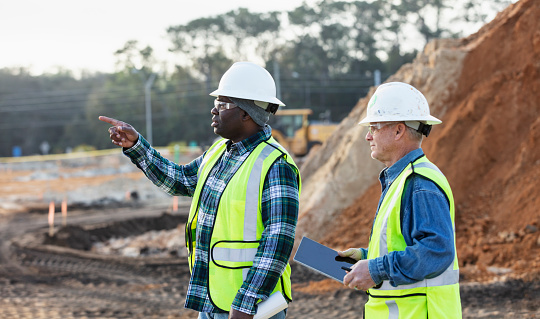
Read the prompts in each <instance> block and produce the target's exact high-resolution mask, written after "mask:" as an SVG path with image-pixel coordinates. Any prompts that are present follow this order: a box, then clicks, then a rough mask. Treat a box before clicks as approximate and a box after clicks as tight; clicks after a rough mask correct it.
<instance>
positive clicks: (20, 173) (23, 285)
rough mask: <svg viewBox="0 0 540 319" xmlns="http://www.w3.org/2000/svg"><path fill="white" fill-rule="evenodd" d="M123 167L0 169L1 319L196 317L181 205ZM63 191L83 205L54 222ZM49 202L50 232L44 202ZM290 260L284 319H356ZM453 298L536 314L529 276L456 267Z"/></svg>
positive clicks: (324, 282)
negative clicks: (189, 305)
mask: <svg viewBox="0 0 540 319" xmlns="http://www.w3.org/2000/svg"><path fill="white" fill-rule="evenodd" d="M114 163H119V164H118V167H117V169H116V171H106V172H108V173H107V174H105V173H99V172H101V171H100V170H98V169H96V170H95V172H96V173H95V174H93V175H92V174H86V176H79V175H80V174H78V173H75V172H76V171H77V172H82V171H86V172H89V171H93V167H94V168H95V167H115V165H116V164H114ZM122 165H123V164H122V159H121V160H118V158H117V157H116V156H110V157H102V158H99V159H95V161H89V162H88V163H86V164H84V165H80V166H79V167H78V168H76V169H74V168H73V167H72V166H74V164H73V163H71V161H61V162H55V163H54V165H53V164H51V163H49V162H43V163H21V164H9V165H7V164H3V165H0V201H1V202H2V203H3V206H2V207H3V211H2V214H0V297H1V298H0V318H186V319H187V318H193V319H195V318H197V314H196V313H195V312H193V311H191V310H187V309H184V308H183V303H184V301H185V294H186V289H187V283H188V278H189V270H188V266H187V262H186V258H185V255H184V250H183V249H179V248H178V243H177V242H175V244H174V245H170V243H171V238H170V237H167V236H170V234H171V233H170V232H175V231H176V230H180V231H178V232H177V233H176V234H182V233H183V232H182V231H181V230H182V229H183V224H184V222H185V219H186V216H187V212H188V206H189V201H186V200H181V201H180V202H179V208H178V210H177V211H173V209H172V208H173V206H172V199H171V198H170V197H167V196H162V195H160V194H158V193H159V192H161V191H160V190H158V189H156V188H155V187H153V186H152V185H151V184H150V183H149V182H148V181H146V180H145V178H144V177H143V176H142V174H140V173H138V172H136V171H127V169H120V167H122ZM120 172H123V173H120ZM53 173H54V174H53ZM47 176H48V177H47ZM120 176H122V178H124V180H122V178H121V177H120ZM45 177H47V178H45ZM127 178H128V179H129V182H128V181H127V180H125V179H127ZM119 180H120V182H119ZM66 185H69V187H68V186H66ZM79 187H80V188H83V189H84V191H81V190H80V189H79ZM40 192H42V193H43V194H44V195H39V193H40ZM81 192H85V193H86V196H85V197H80V196H79V194H80V193H81ZM154 192H158V193H154ZM36 194H37V195H36ZM126 194H129V195H130V196H126ZM134 194H137V195H136V196H134ZM42 196H43V197H42ZM65 196H67V198H75V199H79V200H81V199H82V201H77V200H69V205H68V215H67V225H66V226H65V227H63V226H62V218H61V213H60V201H61V200H62V199H63V198H64V197H65ZM55 198H57V199H56V200H55V203H56V213H55V216H56V219H55V224H54V225H55V228H54V236H53V237H50V236H49V229H50V228H49V226H48V219H47V213H48V204H49V202H50V200H54V199H55ZM160 234H161V235H160ZM141 236H149V237H141ZM362 236H363V235H362ZM173 237H174V236H173ZM176 237H178V236H176ZM112 238H117V239H122V238H124V239H125V238H131V239H125V240H126V241H129V242H131V243H135V244H134V246H132V248H133V247H136V249H135V250H136V251H137V252H138V253H139V254H137V256H138V257H126V256H128V255H130V254H124V253H120V252H119V251H120V250H118V251H117V253H110V250H109V253H107V254H105V253H102V251H100V250H97V249H94V248H92V247H93V246H92V245H93V244H95V243H106V242H107V241H110V240H111V239H112ZM137 238H144V239H143V240H140V239H139V241H137V240H138V239H137ZM149 238H151V240H150V239H149ZM155 242H158V243H161V248H160V249H157V248H156V246H152V245H154V244H153V243H155ZM117 244H118V243H117V242H116V243H115V245H117ZM175 245H176V246H175ZM102 248H103V247H102ZM130 251H133V249H131V250H130ZM152 251H153V253H151V252H152ZM291 266H292V269H293V277H292V280H293V298H294V301H293V303H291V305H290V307H289V310H288V318H302V319H304V318H321V319H323V318H325V319H326V318H361V317H362V309H363V305H364V303H365V301H366V295H365V293H363V292H358V291H353V290H350V289H346V288H344V287H343V286H342V285H341V284H339V283H338V282H335V281H333V280H331V279H327V278H326V277H323V276H322V275H319V274H317V273H314V272H313V271H311V270H309V269H307V268H305V267H303V266H301V265H298V264H296V263H294V262H292V263H291ZM461 296H462V303H463V314H464V317H465V318H538V317H540V283H539V282H538V281H527V280H523V279H519V278H518V279H511V278H503V277H497V278H496V279H495V280H493V278H492V280H491V281H488V282H485V281H484V282H478V281H476V280H474V277H468V275H467V274H466V272H465V275H464V276H463V278H462V280H461Z"/></svg>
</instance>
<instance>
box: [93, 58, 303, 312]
mask: <svg viewBox="0 0 540 319" xmlns="http://www.w3.org/2000/svg"><path fill="white" fill-rule="evenodd" d="M210 95H212V96H215V97H216V99H215V101H214V107H213V108H212V110H211V114H212V123H211V126H212V127H213V128H214V132H215V133H216V134H217V135H220V136H221V137H222V139H221V140H219V141H217V142H216V143H215V144H214V145H212V146H211V147H210V148H209V149H208V150H207V151H206V152H205V153H204V154H203V155H202V156H200V157H199V158H197V159H195V160H194V161H193V162H191V163H189V164H187V165H177V164H175V163H173V162H171V161H169V160H167V159H165V158H163V157H162V156H161V155H160V154H159V153H158V152H157V151H156V150H155V149H153V148H152V147H151V146H150V145H149V144H148V142H147V141H146V140H145V139H144V138H143V137H142V136H141V135H140V134H138V133H137V131H136V130H135V129H134V128H133V127H132V126H131V125H129V124H127V123H124V122H122V121H118V120H115V119H112V118H108V117H104V116H101V117H100V120H102V121H104V122H107V123H110V124H112V125H113V127H111V128H109V133H110V138H111V140H112V142H113V143H114V144H116V145H119V146H122V147H123V148H124V153H125V154H126V155H127V156H128V157H129V158H130V159H131V161H132V162H133V163H134V164H135V165H137V167H139V168H140V169H141V170H142V171H143V172H144V173H145V174H146V176H147V177H148V178H149V179H150V180H151V181H152V182H153V183H154V184H155V185H157V186H159V187H160V188H161V189H163V190H164V191H166V192H167V193H169V194H171V195H182V196H190V197H193V200H192V205H191V209H190V212H189V218H188V222H187V224H186V246H187V248H188V253H189V267H190V271H191V278H190V282H189V287H188V291H187V297H186V302H185V307H186V308H190V309H193V310H196V311H198V312H199V318H205V319H206V318H215V319H225V318H253V315H254V314H255V313H256V311H257V308H258V306H257V304H258V303H259V302H260V301H261V300H266V299H267V298H269V296H270V295H272V296H273V297H279V298H277V299H281V300H282V301H283V303H285V301H286V302H289V301H291V278H290V275H291V268H290V266H289V264H288V260H289V256H290V254H291V251H292V248H293V243H294V236H295V230H296V223H297V219H298V201H299V193H300V173H299V170H298V167H297V166H296V164H295V163H294V161H293V159H292V157H291V156H290V155H289V154H288V153H287V151H286V150H285V149H284V148H283V147H282V146H281V145H279V144H278V143H277V142H276V141H275V140H274V139H273V138H272V130H271V128H270V127H269V126H268V125H267V124H266V122H267V121H268V118H269V115H270V114H271V113H275V112H276V111H277V109H278V107H279V106H283V105H284V104H283V102H281V101H280V100H279V99H277V98H276V86H275V83H274V79H273V78H272V76H271V75H270V73H268V71H266V70H265V69H264V68H262V67H260V66H258V65H256V64H254V63H249V62H237V63H235V64H233V65H232V66H231V67H230V69H229V70H228V71H227V72H225V74H224V75H223V77H222V78H221V80H220V82H219V87H218V89H217V90H216V91H214V92H212V93H210ZM281 296H283V297H281ZM285 315H286V310H280V311H279V312H278V313H277V314H275V315H274V316H272V318H275V319H281V318H285Z"/></svg>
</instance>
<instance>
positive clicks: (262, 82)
mask: <svg viewBox="0 0 540 319" xmlns="http://www.w3.org/2000/svg"><path fill="white" fill-rule="evenodd" d="M210 95H211V96H219V95H222V96H228V97H235V98H240V99H246V100H253V101H255V104H257V105H258V106H260V107H263V108H266V106H267V105H268V104H267V103H272V104H277V105H279V106H285V104H283V102H281V101H280V100H278V99H277V98H276V83H275V82H274V79H273V78H272V75H270V73H268V71H266V69H265V68H263V67H261V66H259V65H257V64H255V63H251V62H236V63H234V64H233V65H232V66H231V67H230V68H229V69H228V70H227V72H225V74H223V76H222V77H221V80H220V81H219V86H218V89H217V90H215V91H214V92H212V93H210ZM257 102H266V103H257ZM263 105H264V106H263Z"/></svg>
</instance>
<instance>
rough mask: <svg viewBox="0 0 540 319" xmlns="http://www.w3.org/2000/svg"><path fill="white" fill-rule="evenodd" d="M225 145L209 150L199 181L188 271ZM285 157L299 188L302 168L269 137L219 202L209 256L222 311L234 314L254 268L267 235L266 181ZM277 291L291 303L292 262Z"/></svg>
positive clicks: (212, 292) (211, 283)
mask: <svg viewBox="0 0 540 319" xmlns="http://www.w3.org/2000/svg"><path fill="white" fill-rule="evenodd" d="M226 147H227V145H226V140H220V141H218V142H216V143H215V144H214V145H212V146H211V147H210V149H209V150H208V151H207V152H206V154H205V156H204V158H203V161H202V164H201V166H200V167H199V172H198V175H199V176H198V180H199V182H198V183H197V187H196V189H195V193H194V196H193V201H192V204H191V209H190V212H189V218H188V223H187V224H186V244H187V247H188V253H189V266H190V271H191V270H192V267H193V264H194V261H195V256H194V255H195V254H194V250H195V247H196V226H197V215H198V214H197V212H198V209H199V197H200V194H201V190H202V188H203V187H204V185H205V183H206V180H207V178H208V175H209V174H210V171H211V170H212V168H213V167H214V165H215V164H216V163H217V162H218V160H219V159H220V158H221V155H222V154H223V153H224V152H225V149H226ZM282 156H283V157H284V158H285V159H286V160H287V162H288V163H289V164H290V165H291V166H292V167H294V169H295V171H296V172H297V176H298V183H299V188H300V174H299V170H298V167H297V166H296V164H295V163H294V161H293V160H292V158H291V156H290V155H289V154H288V153H287V151H286V150H285V149H284V148H283V147H282V146H281V145H279V144H278V143H277V142H276V141H275V140H274V138H272V137H271V138H270V139H269V140H268V141H266V142H262V143H260V144H259V145H258V146H257V147H256V148H255V149H254V150H253V151H252V152H251V154H250V155H249V156H248V158H247V159H246V160H245V162H244V163H243V164H242V165H241V166H240V168H239V169H238V171H237V172H236V173H235V174H234V176H233V177H232V178H231V180H230V181H229V182H228V184H227V185H226V187H225V190H224V191H223V193H222V195H221V198H220V200H219V207H218V211H217V214H216V217H215V221H214V226H213V231H212V236H211V241H210V251H209V252H208V253H209V263H208V267H209V273H208V278H207V282H208V294H209V296H210V300H211V301H212V304H213V305H214V306H215V307H217V308H219V309H221V310H223V311H227V312H228V311H230V308H231V305H232V303H233V301H234V298H235V296H236V294H237V293H238V290H239V289H240V287H241V286H242V284H243V282H244V280H245V279H246V276H247V274H248V272H249V269H250V268H251V267H252V265H253V260H254V258H255V254H256V253H257V249H258V247H259V240H260V239H261V237H262V232H263V231H264V225H263V222H262V215H261V198H262V189H263V185H264V180H265V177H266V175H267V173H268V171H269V169H270V167H271V166H272V164H274V163H275V162H276V161H277V160H278V159H279V158H280V157H282ZM299 192H300V189H299ZM276 291H281V293H282V294H283V295H284V297H285V298H286V299H288V300H289V301H291V300H292V298H291V295H292V294H291V267H290V265H289V264H287V266H286V267H285V271H284V273H283V274H282V276H281V278H280V280H279V281H278V283H277V285H276V287H275V288H274V291H273V292H272V293H274V292H276Z"/></svg>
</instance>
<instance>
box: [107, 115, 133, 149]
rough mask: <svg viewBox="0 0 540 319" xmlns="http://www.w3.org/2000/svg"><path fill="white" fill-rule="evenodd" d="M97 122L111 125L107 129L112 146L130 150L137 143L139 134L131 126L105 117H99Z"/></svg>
mask: <svg viewBox="0 0 540 319" xmlns="http://www.w3.org/2000/svg"><path fill="white" fill-rule="evenodd" d="M99 120H100V121H103V122H106V123H109V124H111V125H113V126H112V127H110V128H109V136H110V138H111V141H112V142H113V144H115V145H118V146H122V147H125V148H130V147H132V146H133V145H135V143H137V140H138V139H139V133H138V132H137V131H136V130H135V129H134V128H133V126H131V125H129V124H128V123H126V122H122V121H119V120H116V119H113V118H110V117H106V116H100V117H99Z"/></svg>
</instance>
